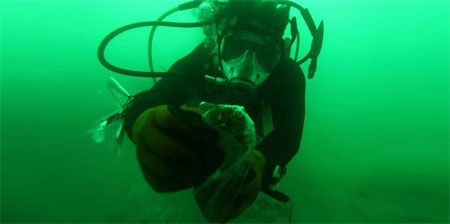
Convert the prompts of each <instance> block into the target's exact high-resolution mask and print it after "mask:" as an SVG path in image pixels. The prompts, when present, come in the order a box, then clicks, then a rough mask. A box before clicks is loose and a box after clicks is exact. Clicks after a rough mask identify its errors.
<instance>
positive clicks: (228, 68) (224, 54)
mask: <svg viewBox="0 0 450 224" xmlns="http://www.w3.org/2000/svg"><path fill="white" fill-rule="evenodd" d="M220 53H221V55H220V56H221V61H222V67H223V70H224V74H225V77H226V79H227V80H228V81H231V82H232V83H235V82H236V83H237V82H238V83H246V84H248V85H250V86H253V87H257V86H260V85H261V84H262V83H263V82H264V81H265V80H266V79H267V78H268V76H269V74H270V72H271V71H272V70H273V69H274V68H275V66H276V65H277V64H278V62H279V60H280V58H281V48H280V44H279V43H277V42H276V41H273V40H272V39H271V38H268V37H265V36H263V35H259V34H256V33H253V32H245V31H239V32H233V33H228V34H226V35H225V36H224V37H223V39H222V41H221V52H220Z"/></svg>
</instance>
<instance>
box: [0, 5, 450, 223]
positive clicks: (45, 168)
mask: <svg viewBox="0 0 450 224" xmlns="http://www.w3.org/2000/svg"><path fill="white" fill-rule="evenodd" d="M182 2H183V1H175V0H170V1H163V0H147V1H144V0H133V1H125V0H120V1H119V0H117V1H100V0H96V1H94V0H90V1H88V0H66V1H57V0H1V1H0V3H1V5H0V6H1V12H0V16H1V33H0V34H1V48H0V51H1V52H0V53H1V62H0V68H1V80H0V82H1V88H0V89H1V96H0V97H1V221H2V222H155V221H158V222H164V221H167V222H171V221H174V220H178V221H180V220H181V221H180V222H204V220H203V219H202V218H201V215H200V213H198V212H199V211H198V209H197V208H196V207H195V203H194V201H193V199H192V195H191V194H190V193H189V192H181V193H178V194H170V195H165V196H161V195H158V194H156V193H154V192H153V191H152V190H151V189H150V188H149V187H148V186H147V185H146V183H145V181H144V180H143V177H142V175H141V172H140V170H139V167H138V164H137V161H136V159H135V155H134V149H133V147H132V145H131V144H130V143H129V142H126V144H125V150H123V151H122V154H121V155H120V156H119V157H116V156H115V154H114V152H113V148H114V142H113V141H112V139H107V140H106V142H104V143H101V144H95V143H93V142H92V141H91V139H90V138H89V136H88V135H87V130H89V128H91V127H92V125H93V124H94V123H95V122H96V121H97V120H98V119H99V118H101V117H102V116H105V115H107V114H109V113H111V112H113V111H114V110H116V109H117V106H116V105H115V104H114V102H113V101H112V99H111V98H110V97H109V93H108V92H107V90H106V87H105V83H106V81H107V80H108V78H109V77H115V78H116V79H117V80H119V81H120V82H121V83H122V84H123V85H124V86H125V87H126V88H127V89H128V90H129V91H130V92H131V93H138V92H140V91H142V90H145V89H148V88H149V87H150V86H151V80H149V79H146V78H133V77H125V76H121V75H118V74H114V73H112V72H110V71H109V70H106V69H105V68H103V67H102V66H101V65H100V63H99V62H98V60H97V58H96V51H97V47H98V44H99V43H100V41H101V40H102V38H103V37H104V36H105V35H106V34H108V33H109V32H110V31H112V30H113V29H115V28H118V27H120V26H122V25H126V24H129V23H133V22H139V21H149V20H154V19H156V18H157V17H158V16H159V15H160V14H162V13H163V12H164V11H166V10H168V9H170V8H172V7H174V6H176V5H177V4H178V3H182ZM298 2H299V3H301V4H302V5H304V6H305V7H307V8H309V9H310V11H311V12H312V14H313V16H314V18H315V19H316V20H317V21H320V19H323V20H324V21H325V26H326V28H325V40H324V46H323V52H322V54H321V56H320V58H319V67H318V71H317V75H316V78H315V79H313V80H309V81H308V82H307V98H306V106H307V107H306V121H305V129H304V134H303V139H302V145H301V149H300V152H299V153H298V154H297V155H296V157H295V158H294V159H293V160H292V161H291V163H290V164H289V167H288V173H287V176H286V177H285V179H284V180H283V182H282V184H281V190H283V191H284V192H285V193H287V194H289V195H290V197H291V199H292V211H293V215H292V222H326V223H328V222H358V223H361V222H363V223H364V222H448V221H449V217H448V216H449V213H448V211H449V30H448V27H449V21H450V20H449V1H447V0H428V1H425V0H408V1H407V0H392V1H387V0H367V1H357V0H341V1H338V0H323V1H318V0H316V1H310V0H307V1H301V2H300V1H298ZM297 16H298V15H297ZM194 19H195V17H194V16H193V15H192V13H190V12H183V13H180V14H176V15H174V16H171V17H170V21H193V20H194ZM301 29H302V34H303V37H305V39H304V41H303V42H304V43H309V42H308V41H309V40H310V38H309V37H308V35H309V34H308V33H307V32H306V26H304V25H302V26H301ZM148 34H149V29H144V28H143V29H136V30H133V31H130V32H128V33H126V34H123V35H121V36H119V37H118V38H117V39H115V40H114V41H113V42H112V43H111V46H110V47H109V48H108V50H107V54H108V57H109V59H110V60H111V61H112V62H113V63H114V64H117V65H120V66H121V67H126V68H130V69H136V70H147V69H148V66H147V61H146V47H147V46H146V43H147V38H148ZM201 40H202V31H201V30H200V29H175V28H160V29H158V33H157V35H156V37H155V52H154V55H155V64H156V69H157V70H158V71H163V70H165V69H167V68H168V67H169V66H170V65H171V64H172V63H173V62H174V61H176V60H177V59H179V58H181V57H183V56H184V55H186V54H187V53H189V52H190V51H191V50H192V49H193V48H194V47H195V46H196V45H197V44H198V43H200V41H201ZM306 48H307V47H306V46H305V45H304V46H303V48H302V51H301V52H302V53H305V51H306V50H307V49H306ZM304 69H307V67H304ZM179 204H183V205H184V207H185V209H184V210H177V209H178V207H176V206H174V205H179ZM168 208H173V210H170V209H168ZM283 212H285V208H284V207H283V205H280V204H274V203H273V202H271V201H270V199H265V198H261V201H260V202H259V204H255V206H253V207H252V208H251V210H249V211H248V214H246V216H245V217H242V221H243V222H261V220H262V221H266V222H286V221H287V219H286V217H285V216H282V214H283ZM155 214H157V215H155ZM280 214H281V215H280Z"/></svg>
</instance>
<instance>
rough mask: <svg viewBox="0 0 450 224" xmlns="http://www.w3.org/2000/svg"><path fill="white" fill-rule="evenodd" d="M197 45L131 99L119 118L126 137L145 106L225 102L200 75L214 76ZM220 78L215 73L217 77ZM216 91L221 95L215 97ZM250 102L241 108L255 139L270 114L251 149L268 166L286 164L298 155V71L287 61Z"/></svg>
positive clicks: (301, 92) (301, 97) (301, 102)
mask: <svg viewBox="0 0 450 224" xmlns="http://www.w3.org/2000/svg"><path fill="white" fill-rule="evenodd" d="M208 52H209V51H208V50H207V49H206V48H205V47H204V45H203V44H200V45H199V46H198V47H197V48H196V49H195V50H194V51H193V52H191V53H190V54H189V55H187V56H185V57H184V58H182V59H180V60H178V61H177V62H176V63H175V64H174V65H173V66H172V67H171V68H170V69H169V71H168V74H167V75H166V76H165V77H163V78H162V79H161V80H159V81H158V82H157V83H156V84H155V85H154V86H153V87H152V88H151V89H150V90H147V91H143V92H141V93H139V94H137V95H136V97H135V100H134V101H133V103H132V104H131V106H130V107H129V108H128V109H127V111H126V114H125V123H124V127H125V130H126V132H127V134H128V136H130V133H131V130H132V126H133V123H134V121H135V120H136V119H137V117H138V116H139V115H140V114H141V113H142V112H144V111H145V110H147V109H148V108H150V107H155V106H158V105H166V104H167V105H169V104H170V105H179V106H181V105H184V104H186V103H189V102H192V101H207V102H211V103H228V104H231V103H230V102H227V98H226V97H225V98H224V97H223V96H224V95H226V90H225V91H224V90H223V89H220V86H214V85H212V84H211V83H210V82H207V81H206V79H205V75H210V76H214V75H218V74H219V72H218V70H217V66H213V62H212V61H213V60H212V58H213V57H212V56H211V55H210V54H209V53H208ZM219 75H220V74H219ZM221 91H222V92H221ZM256 95H257V96H256V99H255V100H252V101H251V102H250V103H246V105H244V106H245V109H246V111H247V113H248V114H249V115H250V116H251V117H252V119H253V120H254V121H255V126H256V129H257V130H259V134H260V135H261V126H262V125H263V122H262V117H263V115H262V113H263V111H262V109H261V105H262V104H264V105H267V106H268V107H269V108H270V109H271V112H272V125H273V129H272V131H271V132H270V133H268V134H267V135H266V136H263V138H262V141H261V142H260V143H259V144H258V145H257V150H260V151H261V152H262V153H263V155H265V157H266V159H267V161H268V164H270V165H272V166H273V165H277V164H279V165H281V166H284V165H286V164H287V163H288V162H289V161H290V160H291V159H292V157H293V156H294V155H295V154H296V153H297V152H298V150H299V147H300V140H301V136H302V131H303V121H304V113H305V78H304V75H303V72H302V70H301V68H300V67H299V66H298V65H296V64H295V62H294V61H293V60H292V59H290V58H288V57H287V58H285V59H283V60H282V61H280V63H279V64H278V65H277V67H276V68H275V69H274V70H273V72H272V73H271V74H270V76H269V78H268V79H267V80H266V81H265V82H264V84H263V85H262V86H260V87H259V88H258V90H257V94H256Z"/></svg>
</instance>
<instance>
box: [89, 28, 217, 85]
mask: <svg viewBox="0 0 450 224" xmlns="http://www.w3.org/2000/svg"><path fill="white" fill-rule="evenodd" d="M209 24H211V23H205V22H196V23H177V22H158V21H149V22H139V23H133V24H130V25H126V26H123V27H120V28H118V29H116V30H114V31H113V32H111V33H109V34H108V35H107V36H106V37H105V38H104V39H103V40H102V42H101V43H100V46H99V47H98V52H97V57H98V60H99V61H100V63H101V64H102V65H103V66H105V67H106V68H107V69H109V70H111V71H113V72H117V73H120V74H124V75H129V76H137V77H162V76H164V74H165V72H144V71H133V70H129V69H124V68H119V67H117V66H114V65H112V64H111V63H109V62H108V61H107V60H106V58H105V49H106V47H107V46H108V44H109V42H111V40H112V39H114V38H115V37H116V36H118V35H119V34H121V33H123V32H125V31H128V30H131V29H135V28H139V27H146V26H168V27H180V28H192V27H202V26H205V25H209Z"/></svg>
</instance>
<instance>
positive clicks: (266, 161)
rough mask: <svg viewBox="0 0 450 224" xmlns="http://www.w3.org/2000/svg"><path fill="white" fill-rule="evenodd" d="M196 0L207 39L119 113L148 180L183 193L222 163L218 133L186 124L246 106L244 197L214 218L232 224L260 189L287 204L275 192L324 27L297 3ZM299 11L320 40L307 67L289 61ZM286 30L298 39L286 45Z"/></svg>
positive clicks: (297, 131) (296, 142)
mask: <svg viewBox="0 0 450 224" xmlns="http://www.w3.org/2000/svg"><path fill="white" fill-rule="evenodd" d="M190 3H192V4H194V5H195V7H198V10H199V15H200V17H201V19H202V20H203V21H206V22H204V23H202V27H203V29H204V33H205V35H206V38H205V40H204V41H203V42H202V43H201V44H199V45H198V46H197V47H196V48H195V49H194V50H193V51H192V52H191V53H189V54H188V55H187V56H185V57H183V58H181V59H179V60H178V61H176V62H175V63H174V64H173V65H172V66H171V67H170V69H169V70H168V71H167V72H164V75H163V76H162V78H161V79H160V80H159V81H157V82H156V83H155V84H154V85H153V86H152V87H151V89H149V90H146V91H143V92H141V93H138V94H137V95H135V96H133V97H132V100H130V102H129V103H127V105H126V108H125V109H124V110H123V111H122V112H121V113H120V115H119V116H120V117H121V118H123V129H124V131H125V132H126V134H127V135H128V137H129V138H130V139H131V140H132V142H133V143H134V144H135V146H136V155H137V160H138V162H139V164H140V167H141V170H142V173H143V175H144V177H145V180H146V181H147V182H148V184H149V185H150V186H151V187H152V188H153V189H154V190H155V191H157V192H176V191H180V190H184V189H188V188H192V187H195V186H198V185H199V184H201V183H203V182H204V181H205V180H206V179H207V178H208V176H210V175H211V174H213V173H214V172H215V171H216V170H217V169H218V168H219V167H220V165H221V163H222V162H223V160H224V158H223V154H222V153H220V149H218V146H217V144H215V143H216V141H217V139H218V134H217V133H216V132H215V131H214V130H213V129H211V128H209V129H208V128H203V129H202V128H197V129H196V128H195V127H194V126H193V125H192V124H189V123H190V122H191V120H195V119H196V117H197V118H198V117H199V116H202V115H203V114H204V113H205V111H207V110H208V109H210V108H211V107H212V106H213V105H240V106H242V107H243V108H245V112H246V113H248V115H249V116H250V117H251V119H252V120H253V122H254V126H255V132H256V134H257V144H256V146H255V148H254V149H251V150H250V151H249V153H248V155H247V160H248V161H250V164H251V165H250V172H249V174H248V175H247V177H246V181H245V184H244V186H242V187H240V188H238V189H233V190H235V191H237V197H236V200H235V201H234V203H233V207H232V208H231V209H230V211H227V212H226V214H222V216H223V217H221V218H220V219H210V221H211V220H213V221H219V222H225V221H228V220H231V219H233V218H236V217H237V216H239V215H240V214H241V213H242V212H243V211H245V209H246V208H248V207H249V206H251V205H252V203H253V202H254V201H255V199H256V197H257V196H258V194H259V192H261V191H262V192H264V193H266V194H268V195H270V196H272V197H274V198H277V199H278V200H280V201H283V202H287V201H289V198H287V197H286V196H285V195H284V194H282V193H281V192H277V191H274V190H273V188H272V187H273V186H274V185H275V184H276V183H278V182H279V180H280V179H281V177H282V176H283V175H284V174H285V173H286V165H287V164H288V163H289V161H291V160H292V158H293V157H294V156H295V155H296V154H297V152H298V151H299V148H300V142H301V138H302V131H303V124H304V116H305V76H304V73H303V71H302V69H301V68H300V66H299V65H300V64H301V63H303V62H304V61H306V60H307V59H311V64H310V67H309V71H308V76H309V78H312V77H313V75H314V72H315V70H316V64H317V57H318V55H319V52H320V49H321V45H322V36H323V23H321V24H320V26H319V28H316V26H315V25H314V22H313V21H312V17H311V16H310V15H309V12H308V11H307V10H306V9H304V8H302V7H301V6H299V5H297V4H296V3H293V2H290V1H264V0H248V1H240V0H229V1H228V2H226V3H221V4H220V2H219V1H217V0H216V1H212V0H211V1H208V0H206V1H194V2H190ZM184 6H185V7H186V8H188V7H190V8H192V7H193V6H192V5H190V6H187V5H184ZM292 6H294V7H296V8H297V9H300V11H301V13H302V16H303V18H304V19H305V21H306V22H307V25H308V28H309V29H310V32H311V33H312V35H313V44H312V47H311V50H310V52H309V53H308V55H307V56H305V57H304V58H303V59H302V60H300V61H297V60H294V59H292V58H290V52H291V48H292V46H293V43H294V42H295V40H297V51H296V53H295V55H296V56H295V58H297V55H298V43H299V32H298V30H297V21H296V18H295V17H294V18H293V19H290V18H289V15H290V8H291V7H292ZM179 9H180V7H179ZM160 23H163V22H160ZM167 24H169V25H170V22H167ZM167 24H166V25H167ZM288 24H290V26H291V35H292V38H285V39H284V38H283V36H284V33H285V29H286V27H287V26H288ZM141 25H142V24H141ZM147 25H148V24H147ZM150 25H155V24H150ZM163 25H164V24H163ZM137 26H140V25H137ZM137 26H135V27H137ZM123 30H124V29H122V30H121V31H123ZM111 38H112V37H111ZM106 42H107V41H104V44H103V49H102V50H103V51H104V47H105V46H106ZM99 52H100V51H99ZM100 54H103V52H102V53H100ZM99 58H100V60H101V62H102V63H103V64H104V65H105V66H106V67H108V68H110V69H111V68H113V66H111V65H110V64H109V63H107V62H106V60H105V59H104V57H103V55H100V56H99ZM114 69H115V71H118V72H120V73H123V74H125V73H126V72H124V70H120V69H118V68H113V69H112V70H114ZM138 73H139V72H136V74H137V75H136V74H135V76H144V75H140V74H143V73H144V72H141V73H139V74H138ZM151 74H156V73H155V72H153V73H151ZM149 76H151V75H149ZM155 76H156V75H155ZM191 118H192V119H191ZM267 118H269V120H267ZM270 126H272V127H270ZM196 127H204V126H201V125H200V126H196ZM270 128H272V129H271V130H270ZM199 148H202V150H199ZM205 152H207V153H205Z"/></svg>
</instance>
